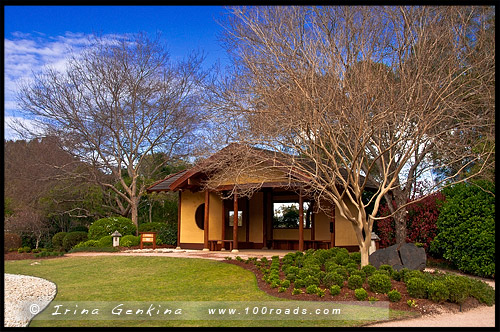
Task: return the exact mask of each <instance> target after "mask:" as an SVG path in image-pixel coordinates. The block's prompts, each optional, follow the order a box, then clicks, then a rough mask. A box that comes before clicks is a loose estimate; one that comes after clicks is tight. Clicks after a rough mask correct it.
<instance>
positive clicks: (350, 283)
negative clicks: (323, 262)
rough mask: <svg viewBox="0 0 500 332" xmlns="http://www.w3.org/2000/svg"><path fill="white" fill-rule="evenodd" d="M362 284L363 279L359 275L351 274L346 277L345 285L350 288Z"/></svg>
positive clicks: (358, 286) (359, 286)
mask: <svg viewBox="0 0 500 332" xmlns="http://www.w3.org/2000/svg"><path fill="white" fill-rule="evenodd" d="M361 286H363V279H361V276H359V275H352V276H350V277H349V279H347V287H348V288H350V289H356V288H361Z"/></svg>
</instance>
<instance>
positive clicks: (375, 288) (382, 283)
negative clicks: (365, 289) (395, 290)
mask: <svg viewBox="0 0 500 332" xmlns="http://www.w3.org/2000/svg"><path fill="white" fill-rule="evenodd" d="M367 282H368V285H369V286H370V290H371V291H372V292H375V293H384V294H385V293H387V292H389V291H390V290H391V287H392V285H391V278H390V277H389V276H387V275H385V274H373V275H371V276H369V277H368V280H367Z"/></svg>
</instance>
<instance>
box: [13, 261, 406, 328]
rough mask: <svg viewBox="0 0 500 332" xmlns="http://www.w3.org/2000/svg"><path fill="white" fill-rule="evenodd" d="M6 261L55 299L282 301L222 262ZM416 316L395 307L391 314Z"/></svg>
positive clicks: (111, 323) (161, 323) (60, 323)
mask: <svg viewBox="0 0 500 332" xmlns="http://www.w3.org/2000/svg"><path fill="white" fill-rule="evenodd" d="M32 262H33V261H32V260H20V261H6V262H5V272H6V273H14V274H24V275H32V276H37V277H41V278H45V279H48V280H50V281H52V282H54V283H55V284H56V285H57V290H58V293H57V296H56V298H55V299H54V301H262V302H266V301H268V302H269V301H280V300H282V299H277V298H275V297H272V296H269V295H267V294H266V293H265V292H263V291H261V290H260V289H259V288H258V287H257V280H256V278H255V275H254V274H253V273H252V272H250V271H247V270H245V269H243V268H241V267H238V266H235V265H231V264H225V263H222V262H217V261H212V260H204V259H192V258H172V257H137V256H133V257H132V256H128V257H127V256H119V257H110V256H106V257H71V258H61V259H49V260H39V262H40V264H39V265H31V263H32ZM405 315H411V314H408V313H406V312H399V311H392V310H391V312H390V317H391V318H393V317H401V316H405ZM365 323H367V321H354V320H326V321H325V320H323V321H316V320H313V321H297V320H280V321H259V320H238V321H225V320H211V321H208V320H203V321H202V320H192V321H186V320H124V321H118V320H109V321H102V320H85V321H83V320H80V321H74V320H60V321H54V320H34V321H33V322H32V323H31V325H30V326H359V325H362V324H365Z"/></svg>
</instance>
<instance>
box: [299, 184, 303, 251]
mask: <svg viewBox="0 0 500 332" xmlns="http://www.w3.org/2000/svg"><path fill="white" fill-rule="evenodd" d="M299 251H304V199H303V198H302V190H300V193H299Z"/></svg>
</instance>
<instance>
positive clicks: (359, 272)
mask: <svg viewBox="0 0 500 332" xmlns="http://www.w3.org/2000/svg"><path fill="white" fill-rule="evenodd" d="M352 276H360V277H361V280H363V282H365V280H366V274H365V272H363V271H362V270H356V271H353V272H351V277H352Z"/></svg>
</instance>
